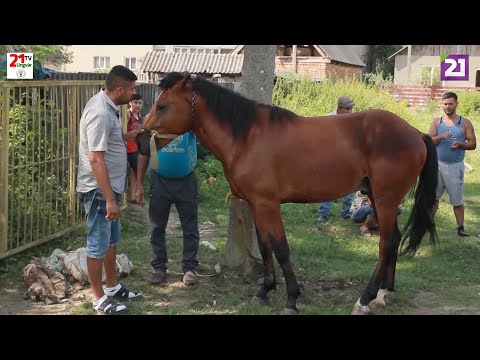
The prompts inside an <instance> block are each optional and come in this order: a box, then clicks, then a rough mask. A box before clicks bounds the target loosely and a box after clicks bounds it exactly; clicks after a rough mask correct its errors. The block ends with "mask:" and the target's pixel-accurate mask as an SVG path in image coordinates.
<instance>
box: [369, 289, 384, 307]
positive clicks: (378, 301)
mask: <svg viewBox="0 0 480 360" xmlns="http://www.w3.org/2000/svg"><path fill="white" fill-rule="evenodd" d="M388 293H389V291H388V290H387V289H380V290H378V292H377V297H376V298H375V299H373V300H372V301H370V303H369V304H368V305H369V306H370V307H371V308H372V309H378V308H379V307H385V296H387V295H388Z"/></svg>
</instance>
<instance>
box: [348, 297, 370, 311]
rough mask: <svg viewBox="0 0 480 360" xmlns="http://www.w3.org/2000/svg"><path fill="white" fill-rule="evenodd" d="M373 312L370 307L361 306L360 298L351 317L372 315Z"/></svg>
mask: <svg viewBox="0 0 480 360" xmlns="http://www.w3.org/2000/svg"><path fill="white" fill-rule="evenodd" d="M370 313H371V310H370V308H369V307H368V305H362V304H360V298H358V300H357V302H356V303H355V305H354V306H353V310H352V313H351V315H370Z"/></svg>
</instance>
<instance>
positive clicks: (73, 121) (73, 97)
mask: <svg viewBox="0 0 480 360" xmlns="http://www.w3.org/2000/svg"><path fill="white" fill-rule="evenodd" d="M78 88H79V87H78V85H71V86H70V90H71V91H70V94H69V96H70V108H69V114H68V117H69V119H68V131H69V134H68V135H69V137H70V149H69V154H70V160H69V164H68V174H69V177H68V188H69V192H68V199H69V201H68V203H69V208H70V209H69V211H68V214H69V217H70V219H69V225H70V226H75V225H76V224H77V206H76V203H77V198H76V196H77V194H76V189H75V185H76V184H75V177H76V167H75V165H76V161H77V147H78V143H77V123H78V122H79V120H80V119H77V114H79V113H80V111H79V109H78V106H79V101H78V98H79V91H78Z"/></svg>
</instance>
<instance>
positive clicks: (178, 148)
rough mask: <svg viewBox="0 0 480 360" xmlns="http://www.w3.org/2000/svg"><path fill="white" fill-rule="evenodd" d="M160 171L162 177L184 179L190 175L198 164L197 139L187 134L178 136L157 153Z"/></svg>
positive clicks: (158, 170)
mask: <svg viewBox="0 0 480 360" xmlns="http://www.w3.org/2000/svg"><path fill="white" fill-rule="evenodd" d="M157 156H158V164H159V165H158V169H155V171H156V172H158V173H159V174H160V175H161V176H164V177H167V178H182V177H185V176H187V175H188V174H190V173H191V172H192V171H193V169H195V165H196V164H197V139H196V138H195V136H194V135H193V134H192V133H190V132H186V133H185V134H183V135H179V136H177V137H176V138H175V139H173V140H172V141H170V142H169V143H168V144H167V145H165V146H164V147H163V148H161V149H160V150H158V151H157Z"/></svg>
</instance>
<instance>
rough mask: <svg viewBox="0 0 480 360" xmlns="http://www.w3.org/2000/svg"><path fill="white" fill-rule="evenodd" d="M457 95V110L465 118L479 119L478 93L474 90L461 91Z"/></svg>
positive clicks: (479, 104) (479, 100) (479, 101)
mask: <svg viewBox="0 0 480 360" xmlns="http://www.w3.org/2000/svg"><path fill="white" fill-rule="evenodd" d="M456 94H457V95H458V108H457V112H458V113H459V114H462V115H464V116H465V117H467V118H469V119H470V118H477V119H480V95H479V93H478V92H476V91H461V92H457V93H456ZM474 125H475V124H474Z"/></svg>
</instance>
